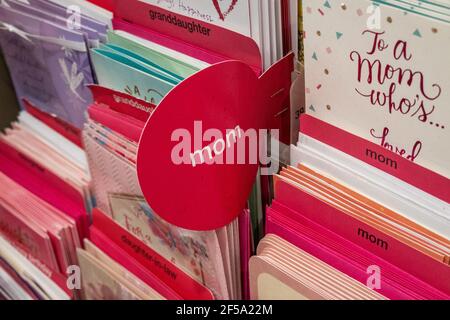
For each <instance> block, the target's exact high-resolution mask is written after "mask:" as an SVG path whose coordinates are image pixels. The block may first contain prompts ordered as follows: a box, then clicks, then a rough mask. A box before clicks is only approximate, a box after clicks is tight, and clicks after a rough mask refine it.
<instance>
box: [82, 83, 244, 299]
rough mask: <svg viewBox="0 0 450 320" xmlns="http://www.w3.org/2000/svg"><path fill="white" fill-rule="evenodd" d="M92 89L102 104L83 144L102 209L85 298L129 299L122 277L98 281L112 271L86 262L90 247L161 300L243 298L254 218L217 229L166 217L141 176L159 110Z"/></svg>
mask: <svg viewBox="0 0 450 320" xmlns="http://www.w3.org/2000/svg"><path fill="white" fill-rule="evenodd" d="M92 91H93V93H94V98H95V103H94V104H93V105H92V106H90V107H89V109H88V112H89V121H88V123H87V124H86V127H85V130H84V132H83V140H84V145H85V147H86V151H87V154H88V160H89V165H90V169H91V172H92V182H93V183H92V189H93V194H94V196H95V198H96V201H97V208H98V209H96V212H95V214H94V224H93V226H92V227H91V241H92V243H90V245H89V247H87V249H86V251H79V259H80V261H82V263H81V267H82V272H83V273H84V274H88V276H87V277H85V278H84V280H83V281H84V282H83V283H84V285H83V287H84V288H85V292H84V294H85V297H86V298H88V299H103V298H108V297H107V296H104V295H101V294H100V293H101V292H100V293H99V290H100V289H101V288H104V289H105V290H106V289H107V290H108V292H110V291H111V292H110V294H112V296H111V297H114V298H117V299H122V298H127V297H128V294H129V293H127V291H124V290H119V291H118V290H116V289H114V288H115V287H116V286H117V283H121V284H122V285H124V286H125V284H123V281H122V280H120V279H118V278H117V277H115V276H111V275H109V277H107V278H104V277H100V276H97V274H98V273H102V274H103V273H104V272H105V271H104V270H102V269H101V268H99V267H98V265H99V264H101V263H102V262H101V261H98V260H99V258H98V257H91V258H90V259H87V258H86V257H88V256H89V255H90V254H91V255H92V254H93V253H92V252H91V251H92V250H90V249H88V248H93V247H97V249H96V250H100V251H103V252H104V253H103V255H108V256H109V257H110V258H109V259H113V260H114V261H115V264H117V265H118V267H120V268H128V270H129V271H130V272H131V273H132V274H134V276H135V277H137V278H138V279H140V281H142V282H144V283H145V284H146V287H150V288H153V289H154V290H155V293H157V294H156V295H154V297H158V298H166V299H173V298H177V299H180V298H185V299H187V298H198V299H240V298H241V297H242V290H243V289H242V280H241V272H240V269H241V262H240V259H241V244H240V239H241V240H243V241H246V242H244V243H247V244H248V243H249V240H245V239H249V228H250V227H249V225H248V220H249V216H248V213H243V215H242V217H241V219H240V221H239V220H235V221H234V222H232V223H231V224H230V225H228V226H227V227H224V228H221V229H219V230H215V231H189V230H185V229H182V228H179V227H176V226H174V225H172V224H170V223H168V222H166V221H164V220H163V219H162V218H160V217H159V216H158V214H157V213H156V212H154V211H153V210H152V209H151V207H150V206H149V204H148V203H147V201H146V200H145V198H144V197H143V195H142V191H141V189H140V186H139V182H138V176H137V172H136V157H137V149H138V145H137V142H138V139H139V137H140V135H141V131H142V130H143V127H144V125H145V121H146V119H147V118H148V117H149V116H150V114H151V112H152V111H153V109H154V106H152V105H151V104H149V103H147V102H145V101H143V100H139V99H136V98H133V97H132V96H129V95H126V94H123V93H120V92H116V91H111V90H109V89H106V88H102V87H93V88H92ZM149 165H151V164H149ZM174 201H176V199H174ZM100 210H101V211H100ZM241 236H242V237H241ZM244 248H245V245H244ZM247 248H248V245H247ZM247 251H248V249H247ZM244 252H245V250H244ZM247 255H248V254H247ZM125 257H127V258H126V259H125ZM100 260H104V259H100ZM103 263H104V261H103ZM162 267H163V269H161V268H162ZM161 273H162V274H161ZM172 274H175V275H177V276H176V277H175V276H171V275H172ZM158 276H161V278H160V279H158ZM192 286H193V287H194V288H195V290H193V288H192ZM111 297H110V298H111ZM138 297H141V298H142V295H141V296H138Z"/></svg>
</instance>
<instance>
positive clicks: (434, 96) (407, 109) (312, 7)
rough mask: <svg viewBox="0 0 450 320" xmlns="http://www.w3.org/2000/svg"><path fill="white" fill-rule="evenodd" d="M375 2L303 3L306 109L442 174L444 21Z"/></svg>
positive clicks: (448, 66)
mask: <svg viewBox="0 0 450 320" xmlns="http://www.w3.org/2000/svg"><path fill="white" fill-rule="evenodd" d="M381 2H382V1H378V3H376V1H375V2H373V1H369V0H345V1H342V0H340V1H337V0H326V1H315V0H304V2H303V10H304V12H303V13H304V29H305V77H306V108H307V113H308V114H309V115H311V116H313V117H316V118H318V119H320V120H323V121H325V122H328V123H330V124H332V125H334V126H336V127H338V128H340V129H343V130H346V131H348V132H351V133H353V134H355V135H357V136H360V137H362V138H364V139H367V140H369V141H372V142H374V143H376V144H378V145H381V146H383V147H385V148H387V149H389V150H391V151H393V152H395V153H397V154H399V155H401V156H403V157H404V158H407V159H408V160H410V161H413V162H415V163H417V164H419V165H421V166H423V167H425V168H428V169H430V170H432V171H434V172H436V173H438V174H441V175H443V176H445V177H447V178H448V177H449V176H450V167H449V165H448V163H449V161H448V159H449V156H450V144H449V139H450V135H449V130H450V73H449V71H450V59H449V57H450V41H449V40H450V25H449V24H448V23H447V22H445V21H443V20H441V19H438V18H437V17H436V16H433V15H430V16H426V15H424V14H422V13H420V12H419V11H417V10H412V9H411V8H410V9H408V10H406V9H403V8H402V7H401V6H397V5H396V6H392V5H387V4H383V3H381ZM389 2H395V1H389ZM384 3H385V2H384ZM403 5H404V4H403Z"/></svg>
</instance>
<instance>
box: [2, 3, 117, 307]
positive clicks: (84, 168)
mask: <svg viewBox="0 0 450 320" xmlns="http://www.w3.org/2000/svg"><path fill="white" fill-rule="evenodd" d="M69 6H70V4H69V5H67V4H66V5H64V4H56V3H53V2H50V1H44V0H30V1H26V2H24V1H15V0H11V1H9V0H8V1H2V4H1V5H0V33H1V35H0V44H1V49H2V52H3V56H4V60H5V62H6V65H7V67H8V70H9V74H10V77H11V80H12V84H13V86H14V89H15V93H16V96H17V100H18V101H19V103H20V105H21V109H22V110H21V111H20V113H19V115H18V119H17V120H16V121H14V122H12V123H9V125H8V126H7V127H6V128H5V129H4V131H2V133H1V134H0V177H1V180H2V182H1V183H0V185H1V188H2V190H3V191H2V192H1V194H2V195H1V199H0V207H1V208H0V226H1V227H0V235H1V243H2V244H1V245H0V251H1V252H0V262H1V263H0V273H1V275H2V276H1V279H2V281H1V283H0V292H1V294H2V295H3V296H5V297H6V298H8V299H18V298H19V297H20V298H21V299H68V298H73V297H77V296H78V294H77V293H76V292H74V291H72V289H76V286H74V287H69V286H68V285H67V283H66V280H67V279H68V276H69V275H70V272H71V270H73V267H74V266H76V265H78V258H77V252H76V251H77V249H78V248H80V247H81V246H82V239H83V238H85V237H87V236H88V228H89V225H90V220H91V219H90V216H89V213H90V211H91V210H92V208H93V206H94V200H93V198H92V197H91V192H90V187H89V185H90V179H91V178H90V173H89V168H88V163H87V159H86V154H85V152H84V150H83V148H82V144H81V129H82V127H83V125H84V123H85V121H86V115H85V111H86V108H87V107H88V105H89V104H90V103H91V102H92V96H91V94H90V91H89V89H88V88H87V87H86V85H88V84H91V83H93V81H94V79H95V77H94V75H93V72H92V68H91V63H90V56H89V48H93V47H97V46H99V44H100V43H101V42H104V41H106V33H107V30H108V29H109V24H110V22H109V24H108V23H107V19H103V18H99V19H97V18H95V17H94V16H95V14H92V15H87V10H84V9H85V8H88V7H89V8H91V9H92V12H91V13H94V11H96V10H97V11H99V12H100V11H101V10H102V9H100V8H97V7H93V6H91V5H90V4H88V3H87V2H84V1H83V2H82V3H80V4H79V7H78V9H80V10H76V8H74V7H71V8H69ZM81 8H83V10H82V9H81ZM110 20H111V18H110ZM2 78H3V77H2ZM2 92H3V91H2ZM2 98H5V100H4V101H2V102H3V103H5V104H6V103H8V102H10V100H11V99H10V98H8V97H7V96H5V97H4V96H2ZM7 108H9V106H6V105H4V106H2V117H3V115H5V114H6V113H4V111H5V112H6V111H7ZM2 120H3V118H2ZM7 242H8V243H9V244H6V243H7Z"/></svg>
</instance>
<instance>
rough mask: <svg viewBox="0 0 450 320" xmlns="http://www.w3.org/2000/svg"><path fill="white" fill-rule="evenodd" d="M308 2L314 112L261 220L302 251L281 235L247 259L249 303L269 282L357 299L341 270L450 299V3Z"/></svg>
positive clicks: (390, 292) (399, 289)
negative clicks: (337, 278)
mask: <svg viewBox="0 0 450 320" xmlns="http://www.w3.org/2000/svg"><path fill="white" fill-rule="evenodd" d="M302 7H303V14H302V19H303V28H304V63H305V97H306V105H305V109H306V114H305V115H303V116H302V117H301V119H300V139H299V142H298V145H297V146H292V148H291V165H292V166H290V167H287V168H285V169H283V170H282V171H281V173H280V174H279V175H277V176H276V177H275V182H274V188H275V200H274V202H273V204H272V206H271V207H270V208H269V209H268V211H267V217H266V230H267V232H268V233H269V234H275V235H277V236H279V237H281V238H283V239H284V240H286V241H289V242H290V243H291V244H294V245H295V246H296V248H290V247H289V248H290V249H289V251H291V252H292V251H293V252H294V253H290V255H289V256H287V255H283V254H282V253H283V252H285V251H286V248H285V246H286V245H285V244H283V241H281V240H278V238H274V236H272V235H271V236H268V237H267V239H266V240H264V241H263V242H262V244H261V245H260V246H261V248H260V249H259V252H258V256H257V258H255V260H254V262H253V263H251V264H250V274H251V288H252V297H254V298H260V297H263V298H264V297H267V295H265V291H264V288H266V287H267V286H269V285H273V286H277V288H280V292H281V293H280V294H278V295H277V296H276V298H299V297H303V298H307V299H311V298H313V299H315V298H326V299H328V298H331V299H332V298H336V297H337V298H344V296H345V298H350V296H348V295H345V294H350V293H346V291H345V290H349V288H351V287H349V285H348V284H346V283H344V282H336V283H332V284H331V285H329V286H328V287H324V286H326V285H327V282H326V281H327V277H328V276H329V274H330V272H333V273H335V272H339V273H340V274H341V275H342V274H344V275H347V276H349V277H351V278H353V279H354V280H355V281H356V282H359V283H361V284H363V285H365V286H367V287H369V288H370V289H373V290H374V291H376V292H377V293H379V294H381V295H382V296H384V297H385V298H388V299H449V297H450V260H449V257H450V256H449V254H450V205H449V199H450V193H449V191H450V182H449V169H450V167H449V165H448V156H449V151H450V149H449V148H448V143H446V141H448V139H449V138H450V136H449V134H448V129H449V124H448V123H447V122H448V121H449V120H450V114H449V108H448V106H449V103H450V96H449V92H448V85H447V84H448V81H449V75H448V72H447V70H448V59H447V56H448V53H449V52H448V48H446V47H445V46H442V43H443V42H445V39H448V38H449V35H450V24H449V22H450V20H449V16H450V6H448V4H445V3H443V2H440V1H387V0H383V1H381V0H380V1H357V0H347V1H332V0H328V1H322V2H318V1H310V0H304V1H302ZM436 48H439V49H436ZM446 66H447V67H446ZM274 239H275V240H274ZM300 257H302V258H300ZM305 259H306V260H305ZM314 259H320V262H317V261H314ZM262 261H264V263H263V262H262ZM306 261H310V262H306ZM322 262H325V263H326V264H327V265H328V266H329V267H332V268H333V269H332V271H328V270H325V269H324V267H323V266H322V265H321V263H322ZM302 264H310V265H305V266H304V267H303V268H302ZM284 265H290V266H291V268H292V267H294V266H296V268H298V270H299V271H297V273H295V276H294V275H292V274H290V273H288V272H286V271H285V270H284V269H282V266H284ZM262 266H263V267H262ZM312 269H314V270H323V271H322V272H323V273H321V274H319V273H316V274H315V273H314V272H313V271H312ZM280 270H282V271H280ZM305 273H306V274H307V275H308V276H305ZM320 290H322V291H320ZM340 294H342V295H340ZM352 294H356V291H354V289H352ZM336 295H337V296H336ZM364 298H366V297H364Z"/></svg>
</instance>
